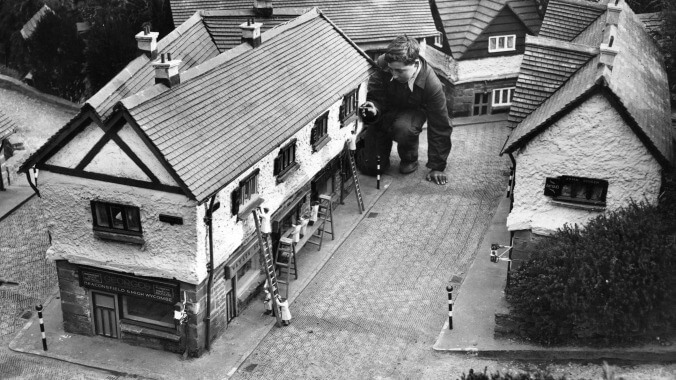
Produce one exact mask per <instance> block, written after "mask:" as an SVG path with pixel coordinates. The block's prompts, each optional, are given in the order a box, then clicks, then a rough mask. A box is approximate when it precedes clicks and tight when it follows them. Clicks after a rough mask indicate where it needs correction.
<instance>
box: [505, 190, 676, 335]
mask: <svg viewBox="0 0 676 380" xmlns="http://www.w3.org/2000/svg"><path fill="white" fill-rule="evenodd" d="M674 236H676V207H674V203H673V202H669V203H668V204H666V205H663V206H660V207H658V206H650V205H647V204H645V203H639V204H637V203H632V204H630V205H629V206H627V207H625V208H623V209H620V210H618V211H615V212H609V213H607V214H602V215H599V216H598V217H596V218H595V219H593V220H591V221H590V222H589V223H588V224H587V226H586V227H585V229H584V230H582V229H580V228H579V227H578V226H577V225H574V226H570V225H565V226H564V227H563V228H562V229H559V230H558V231H557V232H556V233H555V234H554V235H553V236H552V237H551V238H548V239H543V240H541V241H539V242H537V243H536V245H535V249H534V253H533V254H532V256H531V257H530V258H529V260H527V261H526V262H525V263H524V264H523V265H522V266H521V267H520V268H519V269H518V270H516V271H515V272H514V273H513V274H512V275H511V279H510V286H509V287H508V288H507V299H508V301H509V302H510V304H511V306H512V316H513V317H514V318H515V319H516V320H517V321H518V322H519V323H520V331H519V333H521V334H523V335H524V337H526V338H528V339H530V340H533V341H536V342H539V343H543V344H561V343H585V344H595V343H603V344H608V343H625V342H634V341H637V340H639V339H640V338H641V337H644V336H646V335H653V334H655V335H660V334H664V333H667V332H669V331H670V329H671V328H672V327H673V325H674V323H675V322H676V317H675V316H676V312H675V310H674V305H676V302H675V301H676V280H675V277H676V270H675V269H676V265H675V264H674V263H675V259H676V244H674V241H673V239H674Z"/></svg>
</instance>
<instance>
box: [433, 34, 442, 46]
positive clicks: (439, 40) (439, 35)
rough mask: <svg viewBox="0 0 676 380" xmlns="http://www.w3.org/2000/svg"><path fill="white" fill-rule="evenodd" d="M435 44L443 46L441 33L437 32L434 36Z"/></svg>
mask: <svg viewBox="0 0 676 380" xmlns="http://www.w3.org/2000/svg"><path fill="white" fill-rule="evenodd" d="M434 44H435V45H436V46H439V47H441V33H437V35H436V36H434Z"/></svg>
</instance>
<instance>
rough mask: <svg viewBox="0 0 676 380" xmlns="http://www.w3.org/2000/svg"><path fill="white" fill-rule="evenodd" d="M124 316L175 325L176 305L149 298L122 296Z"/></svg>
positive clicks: (166, 325)
mask: <svg viewBox="0 0 676 380" xmlns="http://www.w3.org/2000/svg"><path fill="white" fill-rule="evenodd" d="M122 318H124V319H131V320H133V321H138V322H145V323H150V324H154V325H159V326H163V327H174V306H173V305H170V304H167V303H164V302H158V301H154V300H151V299H147V298H140V297H132V296H122Z"/></svg>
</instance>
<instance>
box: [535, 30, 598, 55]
mask: <svg viewBox="0 0 676 380" xmlns="http://www.w3.org/2000/svg"><path fill="white" fill-rule="evenodd" d="M525 44H526V46H528V45H532V46H539V47H545V48H550V49H553V50H563V51H574V52H577V53H584V54H587V55H589V56H593V55H597V54H599V47H598V46H596V47H594V46H589V45H585V44H578V43H574V42H568V41H564V40H558V39H556V38H549V37H541V36H530V35H526V42H525Z"/></svg>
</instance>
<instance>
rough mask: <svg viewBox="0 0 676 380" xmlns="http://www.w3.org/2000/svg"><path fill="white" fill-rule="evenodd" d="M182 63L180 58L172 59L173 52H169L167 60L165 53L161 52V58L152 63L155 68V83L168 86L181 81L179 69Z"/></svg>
mask: <svg viewBox="0 0 676 380" xmlns="http://www.w3.org/2000/svg"><path fill="white" fill-rule="evenodd" d="M180 64H181V60H180V59H174V60H172V59H171V53H167V58H166V60H165V58H164V54H161V55H160V58H159V59H158V60H157V61H155V62H153V63H152V65H153V67H154V68H155V83H162V84H164V85H165V86H167V87H172V86H175V85H177V84H179V83H181V76H180V75H179V71H178V66H179V65H180Z"/></svg>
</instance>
